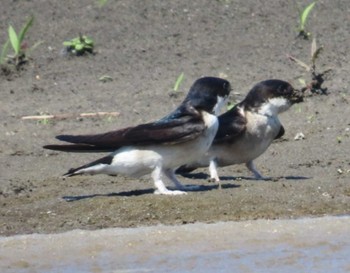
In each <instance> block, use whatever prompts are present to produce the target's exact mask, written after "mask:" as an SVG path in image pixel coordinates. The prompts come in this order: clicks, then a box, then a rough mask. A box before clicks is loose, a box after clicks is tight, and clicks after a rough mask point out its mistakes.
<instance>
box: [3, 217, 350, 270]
mask: <svg viewBox="0 0 350 273" xmlns="http://www.w3.org/2000/svg"><path fill="white" fill-rule="evenodd" d="M349 226H350V217H349V216H346V217H322V218H304V219H298V220H255V221H254V220H252V221H242V222H219V223H215V224H203V223H196V224H188V225H181V226H176V225H175V226H153V227H143V228H113V229H103V230H96V231H83V230H73V231H69V232H65V233H60V234H47V235H43V234H32V235H18V236H12V237H1V238H0V271H1V272H3V273H12V272H16V273H21V272H23V273H24V272H51V273H52V272H61V273H70V272H75V273H77V272H91V273H96V272H269V273H270V272H291V273H292V272H313V273H319V272H327V273H330V272H350V260H349V255H350V233H349Z"/></svg>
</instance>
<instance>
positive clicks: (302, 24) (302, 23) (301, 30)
mask: <svg viewBox="0 0 350 273" xmlns="http://www.w3.org/2000/svg"><path fill="white" fill-rule="evenodd" d="M316 2H317V1H314V2H312V3H311V4H309V5H307V6H306V7H305V8H304V9H303V10H302V11H301V12H300V13H299V28H298V31H299V34H298V37H302V38H304V39H309V37H310V36H311V33H310V32H308V31H306V30H305V25H306V22H307V19H308V17H309V14H310V12H311V10H312V9H313V8H314V6H315V4H316Z"/></svg>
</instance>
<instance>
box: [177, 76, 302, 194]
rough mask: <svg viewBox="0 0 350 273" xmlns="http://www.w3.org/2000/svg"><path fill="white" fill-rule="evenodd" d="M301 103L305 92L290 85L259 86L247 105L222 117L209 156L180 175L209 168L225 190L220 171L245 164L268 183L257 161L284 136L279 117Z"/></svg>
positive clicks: (182, 169) (269, 83)
mask: <svg viewBox="0 0 350 273" xmlns="http://www.w3.org/2000/svg"><path fill="white" fill-rule="evenodd" d="M301 101H303V94H302V92H301V91H299V90H296V89H294V88H293V86H292V85H291V84H289V83H288V82H286V81H282V80H278V79H269V80H265V81H261V82H259V83H257V84H256V85H255V86H253V88H252V89H251V90H250V91H249V92H248V94H247V95H246V97H245V98H244V99H243V101H241V102H240V103H238V104H236V105H235V106H234V107H233V108H231V109H230V110H228V111H227V112H225V113H223V114H222V115H220V116H219V117H218V121H219V129H218V131H217V133H216V135H215V138H214V140H213V143H212V145H211V147H210V149H209V150H208V152H207V153H205V154H203V156H202V157H201V158H199V159H197V160H196V161H194V162H192V163H190V164H186V165H183V166H181V167H180V168H178V169H177V170H176V173H179V174H185V173H188V172H191V171H193V170H195V169H197V168H199V167H209V173H210V181H212V182H217V183H219V188H221V184H220V178H219V175H218V171H217V169H218V167H225V166H230V165H234V164H243V163H244V164H245V165H246V167H247V168H248V169H249V170H250V171H251V172H252V173H253V174H254V178H255V179H256V180H263V179H265V177H263V176H262V175H261V173H260V172H259V171H258V170H257V169H256V167H255V165H254V160H255V159H256V158H258V157H259V156H260V155H262V154H263V153H264V152H265V151H266V150H267V149H268V147H269V146H270V144H271V143H272V142H273V141H274V140H275V139H278V138H281V137H282V136H283V135H284V133H285V129H284V127H283V125H282V124H281V122H280V120H279V118H278V115H279V114H280V113H282V112H285V111H287V110H288V109H289V108H290V107H291V106H292V105H293V104H295V103H299V102H301Z"/></svg>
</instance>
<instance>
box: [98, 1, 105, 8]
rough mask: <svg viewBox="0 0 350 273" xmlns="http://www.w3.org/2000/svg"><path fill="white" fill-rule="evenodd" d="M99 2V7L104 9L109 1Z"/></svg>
mask: <svg viewBox="0 0 350 273" xmlns="http://www.w3.org/2000/svg"><path fill="white" fill-rule="evenodd" d="M97 2H98V6H99V7H100V8H102V7H103V6H104V5H106V4H107V2H108V0H98V1H97Z"/></svg>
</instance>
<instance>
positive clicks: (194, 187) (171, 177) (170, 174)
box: [163, 169, 200, 190]
mask: <svg viewBox="0 0 350 273" xmlns="http://www.w3.org/2000/svg"><path fill="white" fill-rule="evenodd" d="M163 172H164V174H165V175H166V177H168V178H169V180H170V181H171V182H173V183H174V184H175V186H176V187H177V188H178V189H179V190H198V189H199V188H200V186H197V185H186V186H185V185H183V184H182V183H181V182H180V181H179V180H178V179H177V178H176V176H175V171H174V170H172V169H166V170H163Z"/></svg>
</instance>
